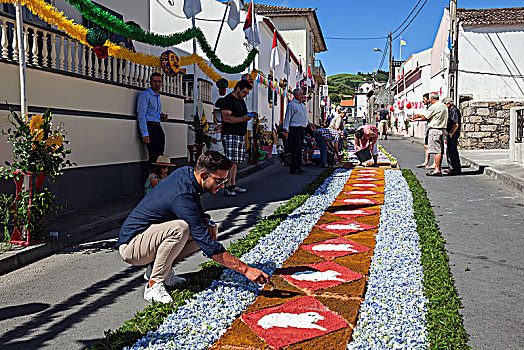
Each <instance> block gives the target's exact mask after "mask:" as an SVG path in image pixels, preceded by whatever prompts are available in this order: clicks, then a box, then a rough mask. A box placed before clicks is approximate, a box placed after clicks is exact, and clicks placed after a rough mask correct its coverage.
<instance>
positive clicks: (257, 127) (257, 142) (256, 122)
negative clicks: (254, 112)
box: [247, 116, 267, 164]
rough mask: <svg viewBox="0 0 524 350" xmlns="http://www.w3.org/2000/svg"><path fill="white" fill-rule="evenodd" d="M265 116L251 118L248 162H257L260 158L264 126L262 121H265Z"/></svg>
mask: <svg viewBox="0 0 524 350" xmlns="http://www.w3.org/2000/svg"><path fill="white" fill-rule="evenodd" d="M266 120H267V119H266V117H264V118H262V119H260V118H259V117H258V116H256V117H255V118H253V132H252V137H251V140H252V141H251V142H250V144H249V149H248V150H247V156H248V163H249V164H257V163H258V161H259V160H260V158H261V153H260V151H261V146H262V143H263V133H264V126H263V125H262V123H265V122H266Z"/></svg>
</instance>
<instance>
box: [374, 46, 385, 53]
mask: <svg viewBox="0 0 524 350" xmlns="http://www.w3.org/2000/svg"><path fill="white" fill-rule="evenodd" d="M373 51H378V52H384V51H382V50H381V49H378V48H376V47H374V48H373Z"/></svg>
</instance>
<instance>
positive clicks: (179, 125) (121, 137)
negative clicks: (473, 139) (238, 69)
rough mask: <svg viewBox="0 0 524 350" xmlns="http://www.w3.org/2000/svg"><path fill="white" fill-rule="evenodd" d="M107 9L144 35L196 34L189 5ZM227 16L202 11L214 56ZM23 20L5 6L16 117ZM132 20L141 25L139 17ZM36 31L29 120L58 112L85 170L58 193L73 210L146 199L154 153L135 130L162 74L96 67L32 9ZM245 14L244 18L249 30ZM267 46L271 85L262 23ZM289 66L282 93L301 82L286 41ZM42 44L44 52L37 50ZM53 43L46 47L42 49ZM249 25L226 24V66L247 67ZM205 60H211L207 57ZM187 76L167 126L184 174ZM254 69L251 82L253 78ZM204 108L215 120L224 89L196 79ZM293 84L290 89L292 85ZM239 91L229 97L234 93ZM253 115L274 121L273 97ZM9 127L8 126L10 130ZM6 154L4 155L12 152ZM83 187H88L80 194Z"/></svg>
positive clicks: (205, 2)
mask: <svg viewBox="0 0 524 350" xmlns="http://www.w3.org/2000/svg"><path fill="white" fill-rule="evenodd" d="M97 4H99V5H100V6H101V7H102V8H103V9H105V10H107V11H109V12H111V13H112V14H114V15H115V16H116V17H118V18H120V19H122V20H124V21H130V20H131V21H134V22H136V23H138V24H139V25H140V26H141V28H142V29H144V30H146V31H151V32H155V33H159V34H171V33H177V32H181V31H183V30H186V29H188V28H189V27H190V26H191V20H188V19H186V18H185V16H184V14H183V11H182V4H183V2H178V1H177V2H175V5H174V6H171V5H170V4H169V2H168V1H166V0H159V1H156V0H150V1H141V0H126V1H123V0H119V1H112V0H111V1H110V0H101V1H98V2H97ZM54 6H55V7H56V8H57V9H58V10H60V11H63V12H64V14H65V15H66V16H67V17H68V18H71V19H73V20H74V21H75V22H76V23H79V24H82V25H84V26H86V27H89V25H92V23H89V21H87V20H86V19H85V18H83V16H82V15H81V14H80V13H79V12H78V11H77V10H76V9H74V8H73V7H71V6H70V5H69V3H67V1H65V0H56V1H54ZM225 8H226V6H225V5H224V4H223V3H222V2H219V1H215V0H202V9H203V11H202V12H201V13H200V14H198V15H197V16H196V18H197V20H196V25H197V26H198V27H200V28H201V29H202V30H203V32H204V34H205V37H206V39H207V40H208V42H209V44H210V45H211V46H212V47H213V46H214V44H215V42H216V39H217V33H218V28H219V26H220V21H221V20H222V17H223V14H224V10H225ZM13 14H14V11H13V8H12V6H11V5H7V4H0V24H1V25H2V26H4V28H5V29H3V30H2V31H1V33H0V34H1V35H2V38H1V39H2V46H3V50H2V51H1V52H0V75H1V76H2V77H3V79H4V82H8V84H3V85H2V86H1V87H0V96H1V97H2V99H3V101H7V103H9V105H11V106H13V107H14V108H15V109H17V108H19V107H17V106H19V104H20V94H19V91H18V81H19V79H18V58H17V55H16V54H17V52H16V50H15V49H14V48H15V44H16V43H15V42H14V41H13V37H14V33H15V31H14V23H15V20H14V15H13ZM131 14H132V15H131ZM24 17H25V18H24V21H25V23H24V24H25V26H26V29H27V31H26V32H27V34H26V35H27V39H28V40H27V42H28V44H29V45H28V47H27V50H26V52H27V54H26V57H27V58H28V68H27V94H28V97H27V100H28V106H29V112H30V113H42V112H43V111H45V109H46V108H47V107H51V109H52V111H53V114H54V120H55V122H61V123H63V125H64V128H65V129H66V130H67V132H68V134H67V138H68V139H69V140H70V141H71V149H72V153H71V155H70V157H69V159H70V160H71V162H74V163H76V164H77V165H76V166H75V167H74V168H71V169H67V170H66V171H65V174H64V176H62V177H61V178H60V181H59V184H57V185H56V186H54V188H53V191H54V192H55V193H57V194H58V195H59V198H62V199H66V198H67V199H68V201H69V207H68V210H74V209H77V208H80V207H83V206H86V205H89V204H93V203H97V202H100V201H104V200H109V199H113V198H117V197H119V196H122V195H126V194H129V193H135V192H137V191H142V189H143V183H144V181H145V178H146V174H147V165H146V164H147V163H146V160H147V152H146V148H145V146H144V144H143V143H142V141H141V138H140V134H139V130H138V123H137V120H136V99H137V96H138V95H139V94H140V93H141V92H142V91H144V90H145V89H147V88H148V87H149V75H150V74H151V73H152V72H153V71H155V70H157V67H150V66H142V65H138V64H132V63H131V64H130V63H128V62H124V61H123V60H119V59H115V58H113V57H109V58H106V59H102V60H100V59H97V58H96V56H95V55H94V52H93V50H92V49H91V48H89V47H87V46H85V45H82V44H81V43H79V42H77V41H76V40H74V39H72V38H70V37H69V36H68V35H67V34H65V33H63V32H60V31H58V30H56V29H54V28H52V27H51V26H50V25H47V24H46V23H45V22H43V21H41V20H39V19H38V18H36V17H35V16H33V15H31V14H30V13H29V12H28V11H27V10H25V9H24ZM245 17H246V12H245V11H243V12H242V13H241V20H242V21H244V20H245ZM257 23H258V26H259V32H260V39H261V45H260V46H259V47H258V50H259V54H258V55H257V56H256V59H255V63H254V64H255V68H256V69H257V70H260V71H261V72H262V73H263V74H265V75H266V76H267V74H268V73H269V62H270V52H271V46H272V41H273V33H274V30H275V28H276V26H275V25H274V24H273V23H272V22H271V20H270V19H268V18H264V17H263V16H260V15H257ZM277 34H278V38H279V56H280V62H281V63H280V65H278V66H277V67H276V69H275V72H273V76H274V78H275V80H276V81H277V82H278V83H284V81H283V80H284V79H286V80H287V84H288V86H289V87H294V86H295V84H296V82H297V77H296V74H291V75H290V76H289V77H288V76H286V75H284V73H283V70H284V61H285V58H286V46H285V44H286V41H285V40H284V38H283V35H281V34H280V33H278V29H277ZM34 43H36V44H34ZM42 43H44V44H42ZM245 43H246V39H245V34H244V31H243V23H240V24H239V25H238V26H237V28H236V29H235V30H231V29H230V28H229V26H228V25H227V23H226V24H225V25H224V28H223V31H222V35H221V37H220V40H219V42H218V46H217V50H216V53H217V56H218V57H219V58H220V59H221V60H222V61H223V62H224V63H226V64H229V65H232V66H234V65H238V64H240V63H241V62H243V61H244V60H245V58H246V57H247V54H248V50H247V48H246V46H245ZM135 48H136V50H137V51H138V52H143V53H147V54H152V55H156V56H158V55H160V54H161V53H162V52H163V51H164V50H166V49H171V50H173V51H174V52H176V53H177V54H178V55H179V56H186V55H189V54H191V53H192V50H193V48H192V42H191V41H189V42H186V43H182V44H180V45H177V46H176V47H172V48H161V47H153V46H150V45H145V44H142V43H135ZM197 53H198V54H199V55H200V56H202V57H204V59H206V57H205V55H204V54H203V52H202V51H201V50H200V48H198V50H197ZM290 57H291V58H290V66H291V67H290V68H291V69H290V70H291V72H295V71H297V69H298V64H299V60H298V58H297V56H296V55H295V53H294V52H293V48H290ZM183 68H184V69H185V75H183V74H180V75H178V76H176V77H173V78H169V77H166V76H164V86H163V88H162V90H161V102H162V105H163V111H164V112H166V113H168V115H169V120H168V122H165V123H163V129H164V131H165V133H166V149H165V155H167V156H169V157H171V159H172V160H173V161H174V162H176V163H177V164H185V163H187V156H188V150H187V147H186V146H187V145H188V144H190V143H192V134H193V133H192V131H190V130H189V128H188V125H187V122H188V120H189V116H190V115H191V114H192V111H193V101H192V99H193V94H192V91H191V90H192V78H191V79H185V77H189V78H190V77H192V74H193V67H192V66H187V67H183ZM251 69H252V68H251V67H250V68H249V69H247V70H246V71H245V72H243V73H247V72H250V71H251ZM215 71H216V70H215ZM218 73H219V74H221V75H222V76H223V77H225V78H226V79H229V80H238V79H240V77H241V75H242V74H241V73H239V74H233V75H227V74H224V73H221V72H218ZM197 78H198V84H197V99H198V101H197V105H198V107H199V111H200V113H199V114H201V112H205V114H206V117H207V119H208V120H212V117H211V116H212V111H213V104H214V102H215V101H216V99H217V98H218V97H219V96H218V89H217V88H216V86H215V83H214V82H213V81H211V79H209V78H208V77H207V76H205V75H204V74H203V73H202V72H201V71H200V69H198V70H197ZM288 78H289V79H288ZM230 91H231V89H228V92H230ZM278 98H279V99H278V100H277V103H276V106H275V112H274V116H275V122H279V120H280V117H281V116H283V115H284V113H285V107H286V105H287V103H286V102H287V99H286V97H285V95H284V97H281V96H279V97H278ZM246 102H247V104H248V107H249V109H250V110H252V111H257V112H259V114H260V115H261V116H262V117H266V118H267V119H268V125H267V126H268V128H269V127H270V125H269V123H270V121H271V115H272V113H271V112H272V111H271V108H270V104H269V102H268V89H267V88H265V87H262V86H261V85H257V84H255V88H254V89H253V91H252V92H251V94H250V97H249V98H248V100H247V101H246ZM7 108H8V107H7V104H6V103H4V102H2V103H1V104H0V113H2V115H5V114H7V112H6V111H7ZM4 125H5V124H2V126H4ZM0 143H1V144H2V145H3V146H2V147H0V161H2V163H3V161H4V160H10V157H11V154H10V147H9V145H8V144H6V142H5V139H4V138H3V136H2V137H1V138H0ZM4 146H5V147H4ZM79 184H82V186H79ZM0 190H1V191H2V192H12V191H13V186H12V184H11V183H6V182H0Z"/></svg>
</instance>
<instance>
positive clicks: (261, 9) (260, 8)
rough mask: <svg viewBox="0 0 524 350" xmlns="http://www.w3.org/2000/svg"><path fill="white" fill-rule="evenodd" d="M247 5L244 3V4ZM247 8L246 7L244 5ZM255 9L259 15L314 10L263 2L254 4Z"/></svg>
mask: <svg viewBox="0 0 524 350" xmlns="http://www.w3.org/2000/svg"><path fill="white" fill-rule="evenodd" d="M246 5H247V6H249V4H248V3H245V4H244V6H246ZM246 8H247V7H246ZM255 11H256V12H257V13H258V14H260V15H266V14H271V13H300V12H313V11H315V10H313V9H311V8H296V7H284V6H272V5H264V4H255Z"/></svg>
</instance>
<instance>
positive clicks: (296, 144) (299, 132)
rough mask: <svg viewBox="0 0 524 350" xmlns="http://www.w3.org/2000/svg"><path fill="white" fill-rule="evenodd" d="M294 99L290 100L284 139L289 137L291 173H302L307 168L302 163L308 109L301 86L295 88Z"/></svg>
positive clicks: (285, 119)
mask: <svg viewBox="0 0 524 350" xmlns="http://www.w3.org/2000/svg"><path fill="white" fill-rule="evenodd" d="M293 96H294V97H295V98H294V99H293V101H291V102H289V104H288V105H287V109H286V116H285V118H284V133H283V136H284V139H285V140H287V139H288V138H289V152H290V153H291V159H290V161H289V173H290V174H297V175H300V174H302V173H305V172H306V171H305V170H302V169H301V168H300V165H301V163H302V143H303V141H304V136H305V134H306V126H307V123H308V120H307V110H306V106H304V103H302V99H303V97H304V91H302V89H301V88H296V89H295V90H293Z"/></svg>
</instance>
